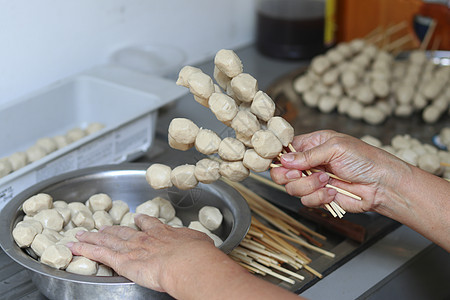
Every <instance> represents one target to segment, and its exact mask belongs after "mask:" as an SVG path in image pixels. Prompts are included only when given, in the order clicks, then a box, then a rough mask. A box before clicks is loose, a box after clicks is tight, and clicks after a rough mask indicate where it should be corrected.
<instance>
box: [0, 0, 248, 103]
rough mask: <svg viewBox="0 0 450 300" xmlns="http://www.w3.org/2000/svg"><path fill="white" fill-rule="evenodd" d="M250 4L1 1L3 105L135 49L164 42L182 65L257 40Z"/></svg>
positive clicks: (230, 0) (238, 0) (217, 0)
mask: <svg viewBox="0 0 450 300" xmlns="http://www.w3.org/2000/svg"><path fill="white" fill-rule="evenodd" d="M254 2H255V0H222V1H221V0H160V1H157V0H39V1H38V0H34V1H33V0H32V1H30V0H0V105H2V104H4V103H6V102H8V101H11V100H13V99H15V98H17V97H19V96H21V95H23V94H27V93H28V92H31V91H34V90H36V89H39V88H41V87H44V86H46V85H48V84H49V83H52V82H54V81H56V80H58V79H61V78H65V77H67V76H69V75H73V74H76V73H78V72H80V71H83V70H85V69H88V68H90V67H92V66H95V65H99V64H103V63H105V62H107V61H108V60H109V58H110V55H111V53H112V52H114V51H116V50H117V49H120V48H122V47H125V46H128V45H134V44H146V43H157V44H169V45H175V46H178V47H181V48H182V49H184V50H185V52H186V53H187V57H188V60H187V63H195V62H199V61H202V60H204V59H206V58H210V57H212V55H214V53H215V52H216V51H217V50H219V49H221V48H231V49H233V48H236V47H240V46H243V45H246V44H248V43H250V42H252V41H253V38H254V34H253V32H254Z"/></svg>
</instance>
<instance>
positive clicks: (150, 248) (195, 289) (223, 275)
mask: <svg viewBox="0 0 450 300" xmlns="http://www.w3.org/2000/svg"><path fill="white" fill-rule="evenodd" d="M135 223H136V225H137V226H138V227H139V228H141V230H142V231H137V230H135V229H133V228H129V227H123V226H106V227H104V228H101V230H100V231H99V232H84V231H82V232H79V233H78V234H77V239H78V240H79V241H80V242H79V243H69V244H67V246H68V247H69V248H70V249H71V250H72V253H73V254H74V255H82V256H85V257H87V258H89V259H92V260H95V261H98V262H100V263H103V264H105V265H108V266H110V267H112V268H113V269H114V270H115V271H116V272H117V273H118V274H119V275H122V276H124V277H126V278H128V279H130V280H131V281H134V282H136V283H137V284H139V285H142V286H144V287H147V288H150V289H153V290H156V291H161V292H167V293H168V294H170V295H171V296H173V297H174V298H176V299H275V298H276V299H278V298H283V299H290V298H292V299H301V298H300V297H298V296H297V295H295V294H293V293H290V292H288V291H287V290H284V289H282V288H280V287H278V286H276V285H274V284H272V283H269V282H267V281H264V280H261V279H259V278H257V277H256V276H254V275H252V274H250V273H249V272H247V271H246V270H245V269H244V268H242V267H241V266H239V265H238V264H237V263H235V262H234V261H233V260H232V259H231V258H229V257H228V256H227V255H226V254H224V253H223V252H222V251H220V250H219V249H217V248H216V247H215V246H214V243H213V242H212V240H211V239H210V238H209V237H208V236H207V235H206V234H204V233H201V232H198V231H195V230H191V229H188V228H172V227H170V226H168V225H165V224H163V223H161V222H160V221H159V220H158V219H156V218H153V217H149V216H146V215H141V214H138V215H136V217H135ZM294 297H295V298H294Z"/></svg>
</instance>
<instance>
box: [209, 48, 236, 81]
mask: <svg viewBox="0 0 450 300" xmlns="http://www.w3.org/2000/svg"><path fill="white" fill-rule="evenodd" d="M214 64H215V65H216V67H217V68H218V69H219V70H220V71H221V72H222V73H224V74H225V75H226V76H228V77H229V78H233V77H235V76H237V75H239V74H241V73H242V71H243V66H242V62H241V60H240V59H239V57H238V56H237V55H236V53H234V51H233V50H226V49H222V50H219V51H218V52H217V54H216V56H215V57H214Z"/></svg>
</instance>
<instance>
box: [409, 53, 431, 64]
mask: <svg viewBox="0 0 450 300" xmlns="http://www.w3.org/2000/svg"><path fill="white" fill-rule="evenodd" d="M409 61H410V62H411V63H413V64H416V65H422V64H423V63H425V62H426V61H427V56H426V54H425V51H421V50H414V51H411V54H410V55H409Z"/></svg>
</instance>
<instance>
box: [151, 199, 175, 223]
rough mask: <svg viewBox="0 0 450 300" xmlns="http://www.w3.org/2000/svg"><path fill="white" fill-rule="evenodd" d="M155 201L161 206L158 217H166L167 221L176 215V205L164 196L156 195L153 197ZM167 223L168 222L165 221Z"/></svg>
mask: <svg viewBox="0 0 450 300" xmlns="http://www.w3.org/2000/svg"><path fill="white" fill-rule="evenodd" d="M152 202H153V203H156V205H158V207H159V215H158V217H159V218H160V219H161V218H162V219H165V220H167V221H170V220H172V219H173V218H174V217H175V213H176V211H175V207H173V205H172V203H171V202H170V201H169V200H167V199H164V198H162V197H155V198H153V199H152ZM163 223H166V222H163Z"/></svg>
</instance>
